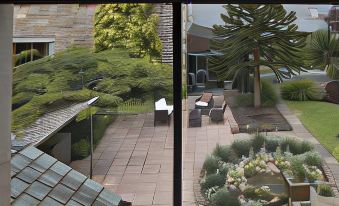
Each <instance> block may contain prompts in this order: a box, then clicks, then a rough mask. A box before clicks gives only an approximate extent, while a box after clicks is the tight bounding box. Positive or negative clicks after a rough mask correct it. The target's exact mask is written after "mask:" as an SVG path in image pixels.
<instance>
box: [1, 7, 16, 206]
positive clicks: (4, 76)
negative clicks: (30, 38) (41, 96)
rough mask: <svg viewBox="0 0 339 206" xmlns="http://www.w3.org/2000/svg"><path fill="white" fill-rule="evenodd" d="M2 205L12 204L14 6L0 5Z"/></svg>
mask: <svg viewBox="0 0 339 206" xmlns="http://www.w3.org/2000/svg"><path fill="white" fill-rule="evenodd" d="M0 28H1V32H0V105H1V106H0V114H1V115H0V132H1V133H0V205H1V206H2V205H4V206H5V205H9V203H10V196H11V193H10V180H11V177H10V160H11V152H10V148H11V141H10V137H11V133H10V129H11V101H12V100H11V97H12V70H13V65H12V52H13V48H12V36H13V5H12V4H0Z"/></svg>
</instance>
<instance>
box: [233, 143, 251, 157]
mask: <svg viewBox="0 0 339 206" xmlns="http://www.w3.org/2000/svg"><path fill="white" fill-rule="evenodd" d="M251 146H252V145H251V140H235V141H234V142H233V143H232V145H231V148H232V149H233V150H234V151H235V152H236V153H237V155H238V157H242V156H243V155H244V156H248V154H249V151H250V148H251Z"/></svg>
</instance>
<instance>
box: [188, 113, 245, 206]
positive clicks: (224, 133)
mask: <svg viewBox="0 0 339 206" xmlns="http://www.w3.org/2000/svg"><path fill="white" fill-rule="evenodd" d="M187 117H188V112H187V110H186V111H184V112H183V182H182V183H183V184H182V186H183V205H184V206H193V205H194V206H195V205H198V203H197V199H199V197H197V196H196V195H197V194H199V191H200V188H199V187H200V186H199V184H198V182H197V181H198V180H199V175H200V171H201V168H202V165H203V163H204V160H205V158H206V156H207V155H208V154H210V153H211V152H212V151H213V149H214V148H215V146H216V144H217V143H219V144H221V145H230V144H231V143H232V142H233V139H234V135H233V134H232V132H231V127H230V124H229V121H227V116H226V115H225V121H224V122H219V123H214V122H210V121H209V117H208V116H205V115H203V116H202V125H201V127H194V128H188V127H187V126H188V118H187ZM237 135H240V134H237ZM197 191H198V192H197Z"/></svg>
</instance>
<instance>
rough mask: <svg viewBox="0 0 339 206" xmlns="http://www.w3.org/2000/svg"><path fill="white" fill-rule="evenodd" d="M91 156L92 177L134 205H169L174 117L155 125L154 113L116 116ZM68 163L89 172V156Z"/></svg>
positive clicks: (83, 171) (170, 201) (170, 205)
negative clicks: (167, 121)
mask: <svg viewBox="0 0 339 206" xmlns="http://www.w3.org/2000/svg"><path fill="white" fill-rule="evenodd" d="M93 157H94V169H93V179H94V180H96V181H98V182H100V183H102V184H103V185H104V187H106V188H108V189H110V190H112V191H113V192H116V193H117V194H119V195H121V196H122V198H123V199H124V200H126V201H130V202H132V204H133V206H146V205H147V206H150V205H154V206H172V191H173V190H172V185H173V172H172V171H173V118H172V122H171V124H170V126H168V125H167V124H166V123H165V124H157V126H156V127H154V125H153V114H138V115H128V116H119V117H118V118H117V119H116V120H115V121H114V122H113V123H112V124H111V125H110V126H109V127H108V129H107V130H106V133H105V135H104V136H103V138H102V140H101V141H100V143H99V145H98V146H97V147H96V149H95V151H94V154H93ZM70 166H71V167H72V168H74V169H76V170H78V171H79V172H82V173H84V174H87V175H88V174H89V158H86V159H84V160H78V161H74V162H72V163H71V165H70Z"/></svg>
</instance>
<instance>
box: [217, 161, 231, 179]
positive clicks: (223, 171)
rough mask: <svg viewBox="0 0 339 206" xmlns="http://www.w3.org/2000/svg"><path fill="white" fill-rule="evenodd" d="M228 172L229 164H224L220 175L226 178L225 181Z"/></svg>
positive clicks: (220, 169)
mask: <svg viewBox="0 0 339 206" xmlns="http://www.w3.org/2000/svg"><path fill="white" fill-rule="evenodd" d="M228 170H229V166H228V165H227V164H223V165H221V167H220V168H219V174H220V175H222V176H223V177H224V179H225V178H226V176H227V172H228Z"/></svg>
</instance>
